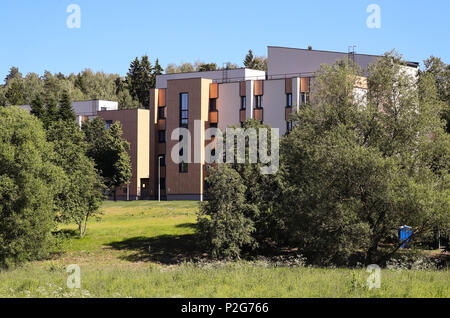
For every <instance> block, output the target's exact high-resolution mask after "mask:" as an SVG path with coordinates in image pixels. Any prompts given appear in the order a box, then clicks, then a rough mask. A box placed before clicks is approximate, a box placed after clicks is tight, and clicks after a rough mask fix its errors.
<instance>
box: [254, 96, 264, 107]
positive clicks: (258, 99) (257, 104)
mask: <svg viewBox="0 0 450 318" xmlns="http://www.w3.org/2000/svg"><path fill="white" fill-rule="evenodd" d="M262 107H263V97H262V95H259V96H255V108H262Z"/></svg>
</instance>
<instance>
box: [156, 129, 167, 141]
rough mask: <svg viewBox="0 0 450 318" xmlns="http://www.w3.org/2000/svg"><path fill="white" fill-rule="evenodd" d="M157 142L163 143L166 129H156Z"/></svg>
mask: <svg viewBox="0 0 450 318" xmlns="http://www.w3.org/2000/svg"><path fill="white" fill-rule="evenodd" d="M158 142H159V143H160V144H163V143H165V142H166V131H165V130H160V131H158Z"/></svg>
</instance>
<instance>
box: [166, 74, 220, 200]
mask: <svg viewBox="0 0 450 318" xmlns="http://www.w3.org/2000/svg"><path fill="white" fill-rule="evenodd" d="M211 82H212V81H211V80H208V79H202V78H194V79H187V80H169V81H167V95H166V103H167V114H168V116H167V129H166V149H167V156H166V176H167V177H166V190H167V191H166V193H167V196H168V199H175V198H176V199H183V198H185V199H192V198H199V199H201V197H202V195H203V166H204V164H203V162H204V147H203V145H204V132H205V123H206V122H207V121H208V109H209V84H210V83H211ZM181 93H188V94H189V115H188V116H189V120H188V129H189V131H190V133H191V136H192V140H191V147H190V150H191V161H193V160H194V155H195V144H196V143H200V144H201V145H202V146H201V147H200V148H201V151H200V153H199V154H198V155H199V156H200V161H201V162H202V163H189V164H188V173H180V172H179V165H178V164H177V163H175V162H173V161H172V159H171V152H172V149H173V148H174V147H175V146H176V145H177V144H178V143H179V141H178V139H177V138H176V140H171V134H172V131H173V130H174V129H176V128H179V126H180V120H179V117H180V114H179V110H180V94H181ZM219 116H220V115H219ZM195 120H201V122H202V124H201V129H200V135H198V134H195V133H194V121H195Z"/></svg>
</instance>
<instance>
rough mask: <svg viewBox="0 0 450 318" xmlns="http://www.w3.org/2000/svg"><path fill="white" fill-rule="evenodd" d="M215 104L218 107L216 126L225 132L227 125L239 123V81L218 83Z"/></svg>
mask: <svg viewBox="0 0 450 318" xmlns="http://www.w3.org/2000/svg"><path fill="white" fill-rule="evenodd" d="M217 105H218V109H219V124H218V127H219V129H220V130H222V131H223V132H225V130H226V129H227V127H229V126H234V125H239V110H240V108H241V97H240V96H239V82H236V83H226V84H220V85H219V98H218V99H217Z"/></svg>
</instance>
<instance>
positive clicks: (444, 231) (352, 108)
mask: <svg viewBox="0 0 450 318" xmlns="http://www.w3.org/2000/svg"><path fill="white" fill-rule="evenodd" d="M401 64H402V62H401V59H400V56H398V55H397V54H396V53H395V52H392V53H390V54H387V55H386V56H384V57H383V58H381V59H380V60H379V61H378V62H376V63H374V64H372V65H371V66H369V68H368V70H367V73H368V78H367V81H368V90H367V92H366V94H365V96H359V95H358V94H356V93H355V91H354V81H355V77H356V76H360V75H361V74H362V72H361V70H359V68H358V66H356V65H353V64H352V63H351V62H343V61H342V62H338V63H336V64H335V65H332V66H328V65H323V66H322V67H321V69H320V71H319V72H318V73H317V76H316V77H315V79H314V81H313V84H312V92H311V100H310V102H309V103H308V104H304V105H302V106H301V108H300V110H299V112H298V113H297V114H295V115H293V117H292V121H293V123H294V128H293V130H292V131H291V132H290V133H288V134H287V135H285V136H283V137H282V138H281V141H280V170H279V172H278V173H277V174H276V175H263V174H261V172H260V165H261V164H257V165H253V164H249V163H244V164H238V163H235V164H219V165H217V166H216V167H215V168H212V169H210V170H209V174H208V176H207V184H208V187H207V189H208V194H207V196H208V201H207V202H204V203H202V206H201V209H200V212H199V215H198V221H199V227H198V232H199V234H200V236H201V237H202V239H203V242H204V244H206V245H207V246H208V247H209V249H210V251H211V254H212V255H213V256H214V257H219V258H239V257H245V256H247V255H261V254H263V255H265V254H266V253H273V252H274V251H277V250H279V249H281V248H282V247H289V248H296V249H298V253H301V254H302V255H303V256H305V257H306V258H307V260H308V262H309V263H311V264H316V265H354V264H356V262H361V263H365V264H375V263H376V264H384V263H385V262H386V261H387V260H388V259H389V258H390V257H391V256H392V255H393V254H394V253H396V251H397V250H398V249H399V248H400V246H401V245H402V243H404V242H399V238H398V230H399V227H400V226H403V225H408V226H411V227H412V229H413V234H412V237H411V240H412V242H413V244H417V246H426V245H427V244H433V243H434V242H435V237H436V234H437V233H438V232H440V233H441V235H442V236H444V237H445V236H447V237H448V236H449V231H450V187H449V186H450V183H449V181H450V178H449V169H450V135H449V134H448V133H447V132H448V131H447V132H446V120H445V118H444V116H443V115H442V114H444V113H445V110H446V109H447V111H448V84H449V81H448V77H447V78H446V79H444V78H443V76H442V73H445V72H448V66H445V65H442V64H441V63H440V60H439V59H436V58H432V59H430V60H428V61H427V62H426V66H427V67H426V70H425V71H423V72H421V73H420V75H419V77H418V79H417V81H416V80H414V79H412V78H411V77H408V76H406V75H405V74H404V72H401V71H400V68H401ZM440 66H441V67H440ZM442 66H444V67H442ZM446 74H447V76H448V73H446ZM258 127H262V125H261V123H260V122H258V121H255V120H248V121H247V122H246V123H245V124H244V129H251V128H258ZM225 138H226V136H225ZM269 140H270V139H269ZM247 161H248V158H247ZM431 247H434V246H431Z"/></svg>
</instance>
